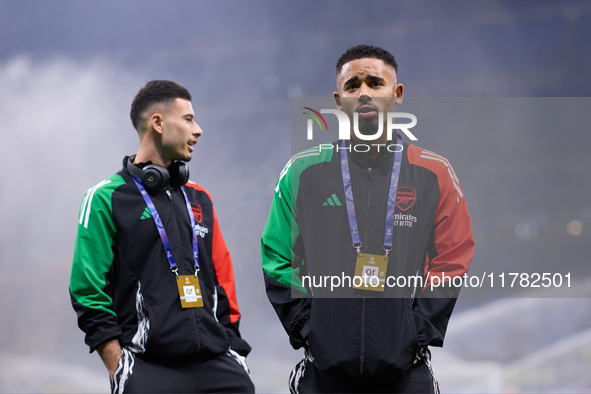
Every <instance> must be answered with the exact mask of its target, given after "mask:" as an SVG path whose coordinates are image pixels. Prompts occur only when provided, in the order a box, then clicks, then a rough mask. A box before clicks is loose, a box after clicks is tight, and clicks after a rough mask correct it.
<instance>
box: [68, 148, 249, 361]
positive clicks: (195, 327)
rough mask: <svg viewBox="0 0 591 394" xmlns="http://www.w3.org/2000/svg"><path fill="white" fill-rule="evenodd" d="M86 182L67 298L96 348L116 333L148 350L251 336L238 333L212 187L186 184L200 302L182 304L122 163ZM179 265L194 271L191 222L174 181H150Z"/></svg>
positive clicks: (175, 351)
mask: <svg viewBox="0 0 591 394" xmlns="http://www.w3.org/2000/svg"><path fill="white" fill-rule="evenodd" d="M126 160H127V157H126V158H125V159H124V166H123V167H124V168H123V169H122V170H121V171H119V172H118V173H116V174H114V175H112V176H111V177H109V178H107V179H105V180H103V181H102V182H100V183H99V184H97V185H96V186H95V187H93V188H91V189H89V190H88V192H87V193H86V195H85V196H84V199H83V201H82V205H81V207H80V214H79V221H78V231H77V235H76V243H75V248H74V259H73V264H72V273H71V279H70V296H71V300H72V305H73V307H74V309H75V311H76V313H77V315H78V325H79V327H80V328H81V329H82V331H84V332H85V334H86V337H85V342H86V344H87V345H88V346H89V347H90V351H91V352H92V351H94V350H95V349H96V348H97V347H98V346H99V345H100V344H101V343H103V342H105V341H108V340H110V339H114V338H116V339H118V340H119V342H120V344H121V346H123V347H128V348H130V349H131V350H132V351H133V352H135V353H139V354H144V355H145V356H146V357H159V358H170V357H185V356H190V357H191V356H195V355H203V356H211V355H216V354H221V353H225V352H226V351H227V350H228V348H230V347H231V348H232V349H234V350H236V351H237V352H239V353H241V354H242V355H246V354H247V353H248V352H249V351H250V346H249V345H248V343H246V341H244V340H243V339H242V338H241V337H240V333H239V330H238V325H239V321H240V312H239V309H238V305H237V302H236V291H235V285H234V273H233V267H232V260H231V258H230V254H229V252H228V249H227V247H226V244H225V242H224V239H223V237H222V233H221V231H220V227H219V224H218V221H217V218H216V213H215V210H214V207H213V204H212V200H211V196H210V194H209V193H208V192H207V191H206V190H205V189H204V188H202V187H201V186H199V185H197V184H196V183H192V182H188V183H187V184H186V185H185V190H186V193H187V196H188V198H189V200H190V203H191V208H192V213H193V216H194V218H195V229H196V231H197V238H198V249H199V265H200V271H199V282H200V287H201V292H202V294H203V300H204V307H200V308H187V309H183V308H181V302H180V299H179V291H178V287H177V278H176V276H175V274H174V273H173V272H172V271H171V269H170V266H169V263H168V260H167V258H166V255H165V251H164V247H163V245H162V241H161V239H160V236H159V233H158V231H157V228H156V225H155V223H154V220H153V218H152V215H151V213H150V210H149V209H148V207H147V206H146V203H145V201H144V199H143V198H142V196H141V194H140V192H139V190H138V188H137V186H136V184H135V183H134V182H133V179H132V177H131V175H130V174H129V172H128V171H127V169H126V168H125V163H126ZM149 194H150V197H151V199H152V201H153V202H154V205H155V207H156V209H157V211H158V214H159V216H160V218H161V219H162V222H163V224H164V227H165V229H166V233H167V235H168V238H169V241H170V243H171V248H172V252H173V255H174V259H175V262H176V264H177V265H178V267H179V272H178V273H179V275H190V274H193V273H194V272H195V268H194V261H193V251H192V239H193V238H192V232H191V222H190V218H189V214H188V211H187V205H186V202H185V199H184V197H183V194H182V191H181V190H180V188H178V187H176V188H175V187H171V186H170V185H169V186H166V188H164V189H161V190H157V191H149Z"/></svg>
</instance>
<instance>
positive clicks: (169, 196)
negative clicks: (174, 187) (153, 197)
mask: <svg viewBox="0 0 591 394" xmlns="http://www.w3.org/2000/svg"><path fill="white" fill-rule="evenodd" d="M166 195H167V196H168V201H172V194H170V190H167V191H166Z"/></svg>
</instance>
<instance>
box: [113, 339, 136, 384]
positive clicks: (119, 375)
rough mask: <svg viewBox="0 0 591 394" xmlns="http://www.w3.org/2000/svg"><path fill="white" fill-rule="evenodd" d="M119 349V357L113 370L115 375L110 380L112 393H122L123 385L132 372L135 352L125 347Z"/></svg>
mask: <svg viewBox="0 0 591 394" xmlns="http://www.w3.org/2000/svg"><path fill="white" fill-rule="evenodd" d="M121 351H122V354H121V359H119V364H118V365H117V369H116V370H115V376H114V377H113V380H111V393H112V394H122V393H123V391H124V390H125V386H126V385H127V383H128V382H129V379H130V378H131V375H132V374H133V367H134V365H135V354H134V353H133V352H132V351H131V350H129V349H127V348H122V349H121Z"/></svg>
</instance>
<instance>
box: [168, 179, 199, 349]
mask: <svg viewBox="0 0 591 394" xmlns="http://www.w3.org/2000/svg"><path fill="white" fill-rule="evenodd" d="M166 195H167V196H168V201H169V203H170V210H171V211H172V218H173V220H174V223H175V224H176V237H177V239H178V242H179V245H182V244H183V242H182V239H181V231H180V226H181V223H180V222H179V221H177V218H176V213H175V212H174V204H173V203H172V193H171V192H170V190H169V189H166ZM191 231H193V229H191ZM180 253H181V255H180V260H179V263H180V262H181V261H182V260H183V249H182V248H180ZM194 309H195V308H191V313H192V315H193V327H194V328H195V338H196V340H197V351H199V350H200V349H201V340H200V338H199V329H198V327H197V323H196V322H197V316H195V310H194Z"/></svg>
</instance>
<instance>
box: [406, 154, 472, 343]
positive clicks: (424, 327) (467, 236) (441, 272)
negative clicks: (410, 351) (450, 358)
mask: <svg viewBox="0 0 591 394" xmlns="http://www.w3.org/2000/svg"><path fill="white" fill-rule="evenodd" d="M441 159H442V160H441V161H440V163H439V166H438V170H437V172H436V173H437V178H438V183H439V185H440V197H439V202H438V206H437V212H436V214H435V219H434V223H433V230H432V233H431V237H430V240H429V244H428V247H427V254H426V261H425V267H424V274H425V278H426V282H425V283H426V285H425V287H424V288H423V289H422V291H421V292H420V293H419V294H418V296H417V298H416V299H415V303H414V312H415V322H416V327H417V332H418V338H419V344H420V345H422V346H427V345H431V346H443V339H444V337H445V332H446V330H447V324H448V322H449V318H450V316H451V313H452V311H453V308H454V306H455V303H456V300H457V296H458V294H459V291H460V288H461V286H460V287H454V286H451V285H450V284H451V282H450V280H451V279H452V278H454V277H457V276H460V277H461V276H463V275H464V274H465V273H466V272H467V271H468V268H469V266H470V263H471V261H472V257H473V255H474V238H473V236H472V225H471V221H470V215H469V213H468V207H467V205H466V200H465V198H464V194H463V191H462V188H461V186H460V183H459V180H458V178H457V176H456V175H455V172H454V171H453V169H452V167H451V165H450V164H449V162H448V161H447V160H446V159H443V158H441ZM444 281H445V286H443V285H442V283H443V282H444ZM432 284H433V285H434V286H432ZM435 285H438V286H435Z"/></svg>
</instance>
